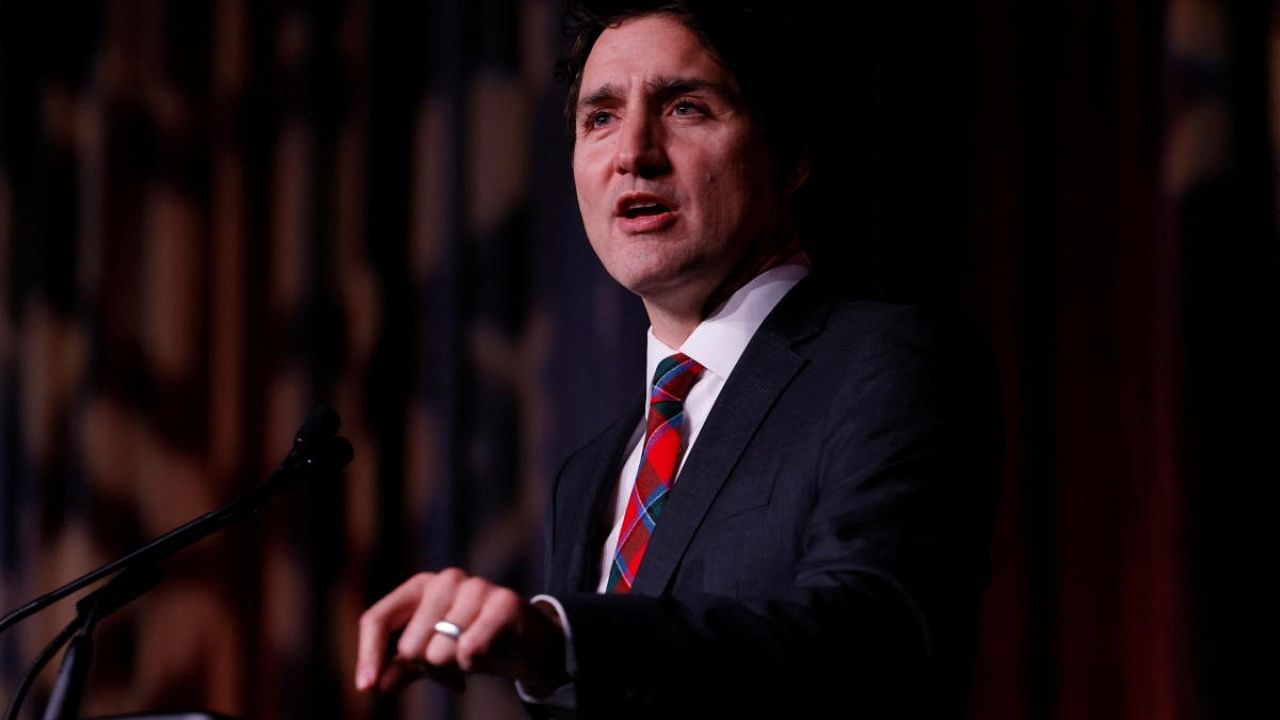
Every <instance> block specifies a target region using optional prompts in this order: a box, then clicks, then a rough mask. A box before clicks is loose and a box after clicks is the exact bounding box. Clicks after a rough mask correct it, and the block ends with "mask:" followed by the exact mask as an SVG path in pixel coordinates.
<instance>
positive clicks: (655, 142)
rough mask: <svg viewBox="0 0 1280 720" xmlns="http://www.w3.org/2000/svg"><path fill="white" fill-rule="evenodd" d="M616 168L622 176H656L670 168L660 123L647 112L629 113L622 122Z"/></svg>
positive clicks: (663, 173)
mask: <svg viewBox="0 0 1280 720" xmlns="http://www.w3.org/2000/svg"><path fill="white" fill-rule="evenodd" d="M619 135H620V136H619V139H618V148H617V170H618V172H619V173H622V174H624V175H627V174H630V175H637V176H639V177H659V176H661V175H665V174H666V173H667V171H669V170H670V169H671V165H670V161H669V160H668V158H667V151H666V147H665V137H664V135H665V134H664V133H663V128H662V123H661V122H660V121H658V120H657V119H656V118H652V117H650V116H649V115H648V114H647V113H632V114H631V115H630V116H629V117H628V118H627V119H626V120H625V121H624V124H623V128H622V132H621V133H620V134H619Z"/></svg>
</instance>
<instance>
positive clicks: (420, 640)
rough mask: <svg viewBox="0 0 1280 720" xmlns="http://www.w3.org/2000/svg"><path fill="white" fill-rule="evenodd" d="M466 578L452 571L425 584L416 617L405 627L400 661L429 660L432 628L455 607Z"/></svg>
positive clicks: (443, 571) (401, 636) (441, 572)
mask: <svg viewBox="0 0 1280 720" xmlns="http://www.w3.org/2000/svg"><path fill="white" fill-rule="evenodd" d="M464 577H465V576H464V575H463V574H462V571H461V570H458V569H457V568H449V569H447V570H442V571H440V572H439V573H437V574H436V575H435V576H433V577H432V578H431V579H430V580H429V581H428V582H425V583H423V586H422V588H421V590H420V591H419V594H418V596H417V598H415V603H416V607H415V609H414V610H413V614H412V616H411V617H410V618H409V623H408V624H407V625H405V626H404V632H403V633H402V634H401V635H400V642H399V643H397V644H396V651H397V654H398V655H399V656H400V657H402V658H405V659H407V660H423V659H426V649H427V641H428V640H429V639H430V638H431V633H432V626H434V625H435V624H436V621H437V620H440V619H441V618H442V617H444V613H445V611H446V610H448V609H449V607H450V606H451V605H453V596H454V593H455V592H457V587H458V584H459V583H461V582H462V580H463V578H464Z"/></svg>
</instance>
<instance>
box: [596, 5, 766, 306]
mask: <svg viewBox="0 0 1280 720" xmlns="http://www.w3.org/2000/svg"><path fill="white" fill-rule="evenodd" d="M576 125H577V129H576V131H575V138H576V139H575V143H574V152H573V175H574V181H575V183H576V185H577V190H578V205H579V208H580V209H581V211H582V220H583V224H584V225H585V226H586V231H587V237H588V238H589V239H590V240H591V245H592V247H593V248H594V249H595V252H596V254H597V255H598V256H599V257H600V260H601V262H602V263H604V266H605V269H606V270H608V271H609V274H610V275H612V276H613V277H614V279H615V280H617V281H618V282H619V283H621V284H622V285H623V286H625V287H627V288H628V289H630V290H631V291H632V292H635V293H636V294H638V295H640V296H641V297H642V298H644V299H645V301H646V304H648V303H651V302H656V303H659V304H666V305H668V306H671V307H675V306H682V307H687V306H690V305H691V304H692V305H700V304H701V303H702V302H704V301H706V299H707V297H708V296H709V295H710V294H711V292H712V290H714V289H715V288H716V287H717V286H719V285H720V284H721V283H722V282H724V280H725V279H726V278H727V277H728V276H729V275H730V274H731V273H733V272H735V271H739V270H740V268H738V267H737V265H738V264H739V261H741V260H742V259H743V257H744V256H745V255H746V254H747V253H760V252H761V251H762V248H763V247H764V246H766V245H768V244H770V243H771V242H772V241H773V240H774V238H775V237H776V235H777V233H778V227H779V210H780V209H781V207H782V203H783V201H784V199H783V195H784V194H783V193H782V191H781V190H780V189H779V188H778V187H777V185H778V183H777V182H776V180H775V179H774V178H775V173H774V172H773V170H772V165H771V161H770V159H769V157H770V156H769V153H768V151H767V149H766V147H765V145H764V142H763V140H762V139H761V136H760V133H759V130H758V128H757V127H756V123H755V122H754V120H753V119H752V118H751V117H750V116H749V114H748V112H747V110H746V108H744V107H743V105H742V102H741V100H740V98H739V93H738V88H737V84H736V82H735V81H734V79H733V77H732V76H731V75H730V74H729V72H728V71H727V70H725V69H724V68H723V67H721V65H720V64H719V63H718V62H717V61H716V60H715V59H714V57H713V56H712V55H711V53H710V52H708V51H707V49H706V48H704V47H703V46H702V44H701V42H700V41H699V40H698V38H697V36H696V35H694V34H693V33H692V32H690V31H689V30H688V29H687V28H686V27H685V26H684V25H682V24H681V23H679V22H678V21H676V20H675V19H673V18H671V17H670V16H667V15H646V16H642V17H638V18H633V19H631V20H627V21H625V22H623V23H622V24H621V25H619V26H617V27H612V28H608V29H606V30H605V31H604V32H603V33H602V34H601V35H600V37H599V39H598V40H597V41H596V43H595V46H594V47H593V48H592V50H591V54H590V55H589V56H588V58H587V62H586V65H585V66H584V67H583V72H582V84H581V91H580V93H579V99H578V107H577V120H576Z"/></svg>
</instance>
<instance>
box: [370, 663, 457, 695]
mask: <svg viewBox="0 0 1280 720" xmlns="http://www.w3.org/2000/svg"><path fill="white" fill-rule="evenodd" d="M421 677H426V678H428V679H430V680H431V681H432V682H436V683H439V684H440V685H443V686H445V687H447V688H449V689H450V690H452V691H453V692H455V693H462V692H463V691H464V690H466V687H467V684H466V682H467V681H466V676H465V675H463V674H462V671H461V670H459V669H458V668H457V667H456V666H449V667H443V668H437V667H432V666H430V665H428V664H426V663H425V662H422V661H420V660H405V659H403V658H396V659H394V660H392V661H391V662H389V663H387V667H386V669H385V670H384V671H383V673H382V676H381V677H380V678H378V692H382V693H387V692H392V691H395V690H399V689H401V688H403V687H404V686H406V685H408V684H409V683H411V682H413V681H415V680H417V679H418V678H421Z"/></svg>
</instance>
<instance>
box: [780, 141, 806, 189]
mask: <svg viewBox="0 0 1280 720" xmlns="http://www.w3.org/2000/svg"><path fill="white" fill-rule="evenodd" d="M812 170H813V163H812V162H810V160H809V151H808V150H805V151H804V152H801V153H800V155H799V157H797V158H796V160H795V162H794V163H792V164H791V167H790V168H788V169H787V171H786V173H785V174H784V175H783V177H782V188H783V192H785V193H786V194H787V195H790V194H792V193H794V192H795V191H797V190H799V189H800V188H802V187H804V184H805V182H806V181H808V179H809V173H810V172H811V171H812Z"/></svg>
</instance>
